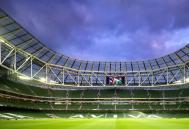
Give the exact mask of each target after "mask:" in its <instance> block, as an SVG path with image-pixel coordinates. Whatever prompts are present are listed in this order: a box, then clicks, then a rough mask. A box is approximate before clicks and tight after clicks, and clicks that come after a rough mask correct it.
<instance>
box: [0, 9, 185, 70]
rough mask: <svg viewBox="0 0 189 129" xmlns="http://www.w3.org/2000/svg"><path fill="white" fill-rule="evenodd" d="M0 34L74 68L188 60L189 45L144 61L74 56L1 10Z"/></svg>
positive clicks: (127, 66) (129, 66)
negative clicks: (43, 40) (54, 47)
mask: <svg viewBox="0 0 189 129" xmlns="http://www.w3.org/2000/svg"><path fill="white" fill-rule="evenodd" d="M0 37H1V38H3V39H6V40H7V41H9V42H10V43H11V44H13V45H14V46H16V47H17V48H20V49H22V50H24V51H26V52H28V53H30V54H32V55H33V56H36V57H37V58H39V59H40V60H43V61H44V62H47V63H50V64H56V65H61V66H66V67H70V68H73V69H77V70H90V71H118V72H119V71H145V70H153V69H159V68H166V67H169V66H174V65H177V64H183V63H185V62H187V61H188V60H189V45H186V46H185V47H183V48H181V49H179V50H178V51H176V52H174V53H171V54H168V55H166V56H163V57H160V58H156V59H150V60H144V61H126V62H123V61H120V62H119V61H117V62H106V61H86V60H78V59H74V58H71V57H69V56H65V55H64V54H60V53H58V52H55V51H53V50H51V49H50V48H47V47H46V46H45V45H44V44H43V43H41V42H40V41H39V40H38V39H36V38H35V37H34V36H33V35H32V34H30V33H29V32H28V31H27V30H26V29H24V28H23V27H22V26H21V25H19V24H18V23H17V22H16V21H15V20H14V19H12V18H11V17H10V16H8V15H7V14H6V13H5V12H4V11H2V10H0ZM65 47H66V46H65Z"/></svg>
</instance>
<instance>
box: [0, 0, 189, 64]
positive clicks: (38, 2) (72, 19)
mask: <svg viewBox="0 0 189 129" xmlns="http://www.w3.org/2000/svg"><path fill="white" fill-rule="evenodd" d="M0 7H1V8H2V9H3V10H5V11H6V12H7V13H8V14H9V15H10V16H12V17H13V18H14V19H15V20H16V21H17V22H18V23H20V24H21V25H22V26H23V27H24V28H26V29H27V30H28V31H29V32H31V33H32V34H33V35H34V36H36V37H37V38H38V39H39V40H40V41H41V42H43V43H44V44H46V46H48V47H50V48H52V49H53V50H55V51H58V52H60V53H63V54H65V55H68V56H71V57H75V58H79V59H89V60H117V61H118V60H143V59H151V58H154V57H160V56H163V55H165V54H168V53H171V52H174V51H175V50H177V49H179V48H181V47H183V46H184V45H186V44H187V43H188V42H189V0H0Z"/></svg>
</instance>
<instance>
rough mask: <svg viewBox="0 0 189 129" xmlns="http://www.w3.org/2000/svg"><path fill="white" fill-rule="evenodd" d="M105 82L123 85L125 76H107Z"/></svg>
mask: <svg viewBox="0 0 189 129" xmlns="http://www.w3.org/2000/svg"><path fill="white" fill-rule="evenodd" d="M106 84H107V85H124V84H125V77H124V76H107V77H106Z"/></svg>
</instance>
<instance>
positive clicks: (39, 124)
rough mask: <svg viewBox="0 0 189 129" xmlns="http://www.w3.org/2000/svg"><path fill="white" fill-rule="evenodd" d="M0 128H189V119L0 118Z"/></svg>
mask: <svg viewBox="0 0 189 129" xmlns="http://www.w3.org/2000/svg"><path fill="white" fill-rule="evenodd" d="M0 129H189V119H44V120H0Z"/></svg>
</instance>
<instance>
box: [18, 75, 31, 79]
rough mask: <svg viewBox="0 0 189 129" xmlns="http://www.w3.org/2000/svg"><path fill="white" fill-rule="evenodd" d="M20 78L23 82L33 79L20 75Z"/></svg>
mask: <svg viewBox="0 0 189 129" xmlns="http://www.w3.org/2000/svg"><path fill="white" fill-rule="evenodd" d="M18 78H20V79H22V80H32V78H30V77H28V76H23V75H19V76H18Z"/></svg>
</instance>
